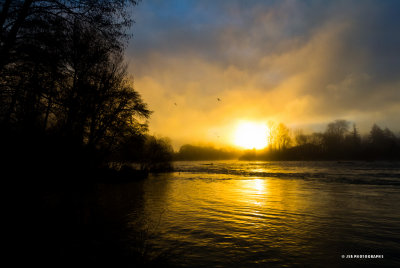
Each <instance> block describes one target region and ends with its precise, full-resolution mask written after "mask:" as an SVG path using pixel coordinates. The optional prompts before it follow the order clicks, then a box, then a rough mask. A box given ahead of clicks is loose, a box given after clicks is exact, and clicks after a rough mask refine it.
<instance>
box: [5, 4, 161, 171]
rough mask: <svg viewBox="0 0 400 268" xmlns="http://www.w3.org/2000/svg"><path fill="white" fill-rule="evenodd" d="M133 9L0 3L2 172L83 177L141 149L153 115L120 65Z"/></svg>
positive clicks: (99, 5) (112, 5)
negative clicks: (25, 168)
mask: <svg viewBox="0 0 400 268" xmlns="http://www.w3.org/2000/svg"><path fill="white" fill-rule="evenodd" d="M136 3H137V1H133V0H119V1H72V0H71V1H69V0H68V1H40V0H37V1H29V0H26V1H5V2H4V3H2V10H1V13H0V38H1V39H0V59H1V60H0V107H1V108H0V126H1V144H0V145H1V147H2V156H3V157H4V158H5V159H6V160H7V161H6V162H4V163H5V166H8V167H10V166H16V167H18V166H29V169H31V170H32V171H35V170H37V171H38V174H40V175H41V176H40V177H43V176H42V175H46V174H47V173H49V174H52V173H53V172H55V171H58V172H59V173H60V172H61V171H62V172H63V171H66V172H67V171H68V172H70V173H73V172H74V171H73V170H75V172H82V171H85V170H88V171H89V170H93V169H96V168H104V167H105V166H108V165H109V161H110V160H111V159H112V156H113V155H115V154H119V155H122V154H121V153H118V152H119V151H122V150H126V149H125V148H124V146H132V147H133V148H130V149H129V150H130V151H133V150H137V151H139V150H141V149H144V148H145V147H144V143H145V141H146V137H145V133H146V131H147V124H146V119H147V118H148V117H149V115H150V111H149V110H148V108H147V106H146V104H145V103H144V102H143V101H142V99H141V97H140V95H139V94H138V93H137V92H136V91H135V90H134V89H133V87H132V83H131V82H130V80H129V78H128V75H127V73H126V67H125V66H124V63H123V60H122V56H123V48H124V45H125V43H126V41H127V38H128V35H127V34H126V32H125V30H126V29H127V26H129V25H130V24H131V22H132V20H131V19H130V18H129V16H128V12H127V11H126V10H127V7H128V6H132V5H136ZM128 141H129V142H128ZM140 154H142V155H143V154H144V153H143V152H140V153H137V155H140ZM147 154H148V153H147ZM157 157H159V156H157ZM151 161H153V162H154V161H156V160H154V159H152V160H151ZM160 161H161V160H160ZM164 161H166V160H165V159H162V162H164ZM154 165H155V164H154V163H153V164H149V166H154ZM62 174H64V173H62Z"/></svg>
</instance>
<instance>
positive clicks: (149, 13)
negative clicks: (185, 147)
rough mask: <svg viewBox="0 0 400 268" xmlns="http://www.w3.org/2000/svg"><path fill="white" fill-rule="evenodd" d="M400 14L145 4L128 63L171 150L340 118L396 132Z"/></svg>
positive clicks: (283, 5)
mask: <svg viewBox="0 0 400 268" xmlns="http://www.w3.org/2000/svg"><path fill="white" fill-rule="evenodd" d="M399 6H400V3H399V2H396V1H363V2H362V5H361V4H360V2H359V1H334V2H333V1H332V2H329V3H326V2H325V1H246V2H244V1H172V2H168V4H167V3H165V2H164V1H150V0H149V1H144V2H143V3H141V4H140V5H139V7H138V8H137V9H136V11H135V16H136V17H135V19H136V22H137V23H136V24H135V26H134V28H133V33H134V36H135V38H134V39H133V40H132V43H131V45H130V46H129V49H128V51H127V59H128V61H129V62H130V71H131V72H132V73H133V74H134V77H135V87H136V89H137V90H138V91H139V92H140V93H141V94H142V95H143V97H144V100H145V101H146V102H148V103H149V105H150V107H151V109H152V110H154V114H153V116H152V119H151V122H150V129H151V130H152V131H153V132H156V133H158V134H160V135H166V136H170V137H171V138H172V140H173V141H175V144H181V143H184V142H194V141H212V142H217V143H218V142H219V143H224V142H225V143H229V142H230V140H229V139H230V135H231V134H230V131H231V130H232V126H233V125H234V124H235V122H236V121H237V120H240V119H247V120H254V121H262V122H266V121H267V120H278V121H282V122H284V123H286V124H289V125H290V124H293V125H301V124H303V125H307V124H318V123H327V122H328V121H330V120H334V119H337V118H346V119H349V120H352V121H356V122H359V123H360V124H361V125H362V126H366V127H369V126H370V125H372V123H374V122H377V123H384V124H387V125H388V126H389V127H391V128H394V129H396V126H399V125H400V119H399V118H398V116H397V114H398V113H400V105H399V103H400V93H399V92H400V90H399V86H400V78H399V76H398V73H399V71H400V51H399V50H398V49H397V48H398V47H400V36H399V35H398V34H397V31H398V27H399V26H400V18H398V17H397V15H396V14H395V11H394V10H396V9H397V10H398V7H399ZM218 98H220V99H221V101H218V100H217V99H218ZM175 103H176V105H175ZM396 130H397V129H396ZM216 132H218V135H217V134H215V133H216ZM217 136H218V137H219V140H217V138H216V137H217ZM221 140H223V141H222V142H221Z"/></svg>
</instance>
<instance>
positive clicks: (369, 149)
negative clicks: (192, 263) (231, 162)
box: [241, 120, 400, 161]
mask: <svg viewBox="0 0 400 268" xmlns="http://www.w3.org/2000/svg"><path fill="white" fill-rule="evenodd" d="M277 133H280V132H277ZM279 137H280V136H279V135H277V137H275V138H274V139H275V140H279V139H280V138H279ZM285 139H287V138H285ZM294 140H295V145H293V146H287V147H282V146H274V145H271V146H269V148H268V149H266V150H264V151H261V152H255V151H248V152H246V153H245V154H244V155H243V156H242V157H241V159H244V160H255V159H258V160H367V161H374V160H400V137H399V136H396V135H395V134H394V133H393V132H392V131H391V130H390V129H388V128H385V129H382V128H380V127H379V126H377V125H376V124H375V125H373V126H372V128H371V131H370V133H369V134H368V135H366V136H364V137H361V135H360V133H359V131H358V129H357V127H356V125H355V124H353V126H352V127H350V122H348V121H345V120H336V121H334V122H331V123H329V124H328V125H327V128H326V130H325V132H323V133H312V134H309V135H305V134H302V133H301V132H299V133H297V135H296V136H295V138H294Z"/></svg>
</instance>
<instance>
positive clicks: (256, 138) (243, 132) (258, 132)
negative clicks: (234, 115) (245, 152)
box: [234, 122, 269, 149]
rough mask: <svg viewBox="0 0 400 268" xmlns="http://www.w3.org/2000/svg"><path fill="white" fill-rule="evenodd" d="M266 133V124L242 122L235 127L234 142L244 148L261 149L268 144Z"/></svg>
mask: <svg viewBox="0 0 400 268" xmlns="http://www.w3.org/2000/svg"><path fill="white" fill-rule="evenodd" d="M268 133H269V130H268V127H267V125H266V124H259V123H253V122H242V123H240V124H238V126H237V128H236V132H235V138H234V143H235V145H236V146H239V147H242V148H245V149H263V148H265V147H267V145H268Z"/></svg>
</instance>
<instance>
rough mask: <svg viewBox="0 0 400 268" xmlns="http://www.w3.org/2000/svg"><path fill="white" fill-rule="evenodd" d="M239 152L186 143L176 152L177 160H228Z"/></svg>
mask: <svg viewBox="0 0 400 268" xmlns="http://www.w3.org/2000/svg"><path fill="white" fill-rule="evenodd" d="M238 156H239V152H238V151H235V150H228V149H216V148H214V147H211V146H195V145H190V144H185V145H183V146H181V148H180V149H179V151H178V152H177V153H175V155H174V159H175V160H191V161H194V160H196V161H200V160H227V159H236V158H237V157H238Z"/></svg>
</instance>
